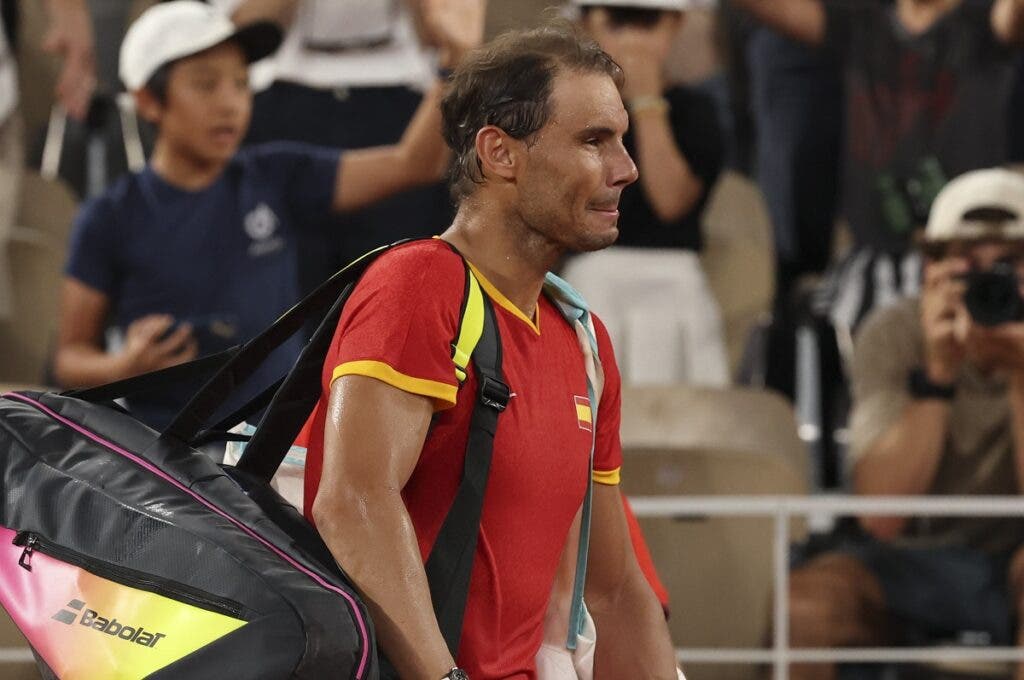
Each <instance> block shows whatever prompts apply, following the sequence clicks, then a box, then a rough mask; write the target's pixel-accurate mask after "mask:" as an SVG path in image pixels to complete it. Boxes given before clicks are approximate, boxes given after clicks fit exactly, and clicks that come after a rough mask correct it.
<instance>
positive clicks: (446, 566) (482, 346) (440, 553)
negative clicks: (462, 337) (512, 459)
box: [426, 296, 511, 657]
mask: <svg viewBox="0 0 1024 680" xmlns="http://www.w3.org/2000/svg"><path fill="white" fill-rule="evenodd" d="M472 359H473V366H474V368H475V369H476V376H477V381H478V384H477V395H476V397H477V399H476V402H475V404H474V406H473V415H472V417H471V418H470V424H469V440H468V442H467V443H466V460H465V463H464V465H463V474H462V483H461V484H460V485H459V489H458V491H457V492H456V494H455V500H454V501H453V502H452V506H451V509H449V511H448V515H447V516H446V517H445V520H444V524H442V525H441V531H440V532H439V533H438V535H437V539H436V540H435V541H434V547H433V549H432V550H431V551H430V556H429V557H428V558H427V563H426V572H427V580H428V582H429V583H430V597H431V600H432V601H433V603H434V614H435V616H436V617H437V623H438V625H439V626H440V628H441V633H442V635H444V639H445V642H446V643H448V650H449V651H450V652H451V653H452V656H453V657H454V656H457V654H458V650H459V641H460V640H461V638H462V619H463V615H464V614H465V611H466V599H467V598H468V596H469V580H470V576H471V575H472V571H473V557H474V555H475V554H476V544H477V537H478V536H479V534H480V516H481V514H482V512H483V506H484V495H485V492H486V490H487V478H488V476H489V475H490V470H491V458H492V455H493V453H494V434H495V432H496V431H497V428H498V415H499V414H500V413H501V412H502V411H504V410H505V407H506V406H507V405H508V401H509V398H510V396H511V395H510V392H509V388H508V386H507V385H506V384H505V382H504V377H503V375H502V372H501V337H500V335H499V333H498V324H497V321H496V319H495V317H494V309H493V307H492V306H491V302H490V300H489V299H488V298H487V297H486V296H484V328H483V334H482V335H481V336H480V341H479V342H478V343H477V345H476V347H475V348H474V350H473V354H472Z"/></svg>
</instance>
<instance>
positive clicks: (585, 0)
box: [572, 0, 709, 12]
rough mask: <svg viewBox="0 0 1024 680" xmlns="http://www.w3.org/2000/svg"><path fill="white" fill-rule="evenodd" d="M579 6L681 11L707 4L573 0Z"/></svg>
mask: <svg viewBox="0 0 1024 680" xmlns="http://www.w3.org/2000/svg"><path fill="white" fill-rule="evenodd" d="M572 4H574V5H576V6H577V7H584V6H586V5H598V6H600V7H635V8H636V9H665V10H674V11H677V12H681V11H683V10H684V9H690V8H691V7H696V6H698V5H707V4H709V3H708V2H701V1H700V0H572Z"/></svg>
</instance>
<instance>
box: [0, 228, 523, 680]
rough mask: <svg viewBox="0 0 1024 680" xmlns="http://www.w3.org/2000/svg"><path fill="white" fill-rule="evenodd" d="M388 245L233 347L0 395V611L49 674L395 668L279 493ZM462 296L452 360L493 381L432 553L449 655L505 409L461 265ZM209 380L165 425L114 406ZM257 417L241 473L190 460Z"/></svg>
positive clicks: (340, 576)
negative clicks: (259, 371)
mask: <svg viewBox="0 0 1024 680" xmlns="http://www.w3.org/2000/svg"><path fill="white" fill-rule="evenodd" d="M386 249H387V247H385V248H382V249H379V250H377V251H374V252H372V253H370V254H368V255H367V256H364V257H363V258H361V259H360V260H357V261H356V262H354V263H353V264H351V265H349V266H348V267H347V268H346V269H344V270H342V271H341V272H339V273H338V274H336V275H335V276H334V277H332V278H331V279H329V280H328V281H327V282H326V283H324V284H323V285H322V286H321V287H320V288H319V289H318V290H316V291H315V292H314V293H312V294H311V295H310V296H309V297H307V298H306V299H305V300H303V301H302V302H301V303H299V304H298V305H296V306H295V307H293V308H292V309H291V310H289V311H288V312H287V313H286V314H285V315H283V316H282V317H281V318H280V319H279V320H278V321H277V322H276V323H275V324H274V325H273V326H271V327H270V328H269V329H267V330H266V331H264V332H263V333H262V334H260V335H259V336H257V337H256V338H254V339H253V340H252V341H250V342H248V343H246V344H245V345H243V346H242V347H240V348H234V349H231V350H228V351H226V352H222V353H220V354H217V355H213V356H211V357H206V358H203V359H200V360H197V361H195V362H191V363H189V364H184V365H182V366H177V367H173V368H170V369H165V370H163V371H159V372H155V373H150V374H147V375H144V376H139V377H136V378H132V379H129V380H125V381H120V382H118V383H112V384H110V385H106V386H102V387H98V388H93V389H89V390H79V391H73V392H68V393H63V394H53V393H44V394H40V393H34V392H11V393H7V394H4V395H3V396H2V398H0V452H2V455H3V458H2V460H0V472H2V484H3V487H2V488H3V498H2V503H0V603H2V605H3V607H4V608H5V609H6V610H7V612H8V613H9V614H10V616H11V618H12V619H13V621H14V622H15V624H16V625H17V626H18V628H19V629H20V630H21V632H22V633H23V634H24V635H25V637H26V638H27V639H28V641H29V644H30V645H31V646H32V649H33V652H34V653H35V655H36V658H37V660H38V662H39V667H40V670H41V672H42V673H43V675H44V677H46V678H54V677H57V678H62V679H63V680H75V679H85V678H88V679H92V678H103V679H104V680H107V679H114V678H151V679H153V680H165V679H166V680H169V679H172V678H174V679H180V678H189V679H204V678H210V679H216V680H220V678H221V677H222V676H223V675H224V673H225V672H230V673H231V675H232V677H237V678H244V679H248V678H253V679H256V678H260V679H262V678H266V679H268V680H269V679H273V680H280V679H282V678H316V679H318V680H319V679H323V678H353V679H359V680H362V679H364V678H365V679H369V680H374V679H376V678H379V677H386V676H387V675H389V673H384V675H382V671H381V665H382V663H383V664H384V666H385V667H387V664H386V660H382V659H379V658H378V655H377V653H376V646H375V639H374V631H373V626H372V622H371V621H370V618H369V616H368V614H367V611H366V608H365V606H364V605H363V603H362V602H361V601H360V599H359V597H358V595H357V594H356V592H355V590H354V588H353V586H352V585H351V583H350V582H349V580H348V579H347V577H346V576H345V574H344V573H343V571H342V570H341V569H340V568H339V567H338V566H337V564H336V563H335V562H334V560H333V559H332V558H331V555H330V553H329V551H328V550H327V548H326V546H325V545H324V544H323V542H322V541H321V539H320V538H319V536H318V534H317V533H316V531H315V530H314V529H313V527H312V526H311V525H310V524H309V523H307V522H306V521H305V520H304V519H303V518H302V516H301V515H300V514H299V513H298V511H296V510H295V509H294V508H293V507H292V506H291V505H289V504H288V503H287V502H286V501H285V500H284V499H282V498H281V497H280V496H279V495H277V493H276V492H275V491H274V490H273V489H272V488H271V487H270V485H269V481H270V479H271V478H272V477H273V474H274V472H275V471H276V470H277V467H278V466H279V465H280V464H281V461H282V459H283V458H284V456H285V454H286V452H287V450H288V447H289V445H290V444H291V443H292V441H293V440H294V438H295V436H296V434H297V433H298V432H299V430H300V429H301V427H302V425H303V423H304V421H305V420H306V418H307V416H308V414H309V413H310V411H311V410H312V408H313V405H314V404H315V402H316V400H317V399H318V397H319V393H320V374H321V368H322V364H323V361H324V357H325V355H326V352H327V348H328V347H329V344H330V342H331V339H332V337H333V334H334V330H335V327H336V325H337V322H338V319H339V318H340V315H341V309H342V306H343V304H344V302H345V300H346V299H347V297H348V295H349V294H350V292H351V290H352V288H353V287H354V285H355V282H356V281H357V280H358V278H359V276H360V274H361V273H362V272H363V271H364V270H365V269H366V267H367V266H368V265H369V264H370V263H371V262H372V261H373V260H374V259H375V258H376V256H377V255H379V254H380V253H381V252H382V251H384V250H386ZM471 280H472V281H471ZM473 290H475V292H476V297H475V298H473V301H472V304H471V303H470V298H471V292H472V291H473ZM466 297H467V301H466V302H464V304H463V307H464V310H463V323H462V328H460V333H459V336H460V337H459V339H458V342H457V343H453V350H455V352H454V354H455V356H454V357H453V360H454V359H458V358H459V357H460V355H461V360H462V369H463V370H464V369H465V361H468V360H469V359H470V358H472V360H473V362H474V366H475V367H476V368H477V370H478V371H480V373H479V375H481V376H482V378H483V379H481V380H480V382H481V389H480V393H479V395H478V396H479V399H478V406H477V409H476V411H475V412H474V425H472V426H471V432H470V441H471V443H470V447H476V449H477V450H482V451H483V453H484V454H485V455H483V456H482V458H483V459H484V460H482V461H481V460H480V458H481V456H473V460H474V461H475V462H474V463H473V466H474V469H473V470H470V469H469V466H470V463H469V461H470V456H469V455H467V474H466V478H465V479H464V480H463V487H462V488H460V492H459V495H458V496H457V500H456V503H455V504H453V508H452V511H451V513H450V514H449V516H448V519H447V520H446V522H445V527H446V528H445V529H443V530H442V535H441V536H440V537H439V539H438V543H437V545H436V546H435V549H434V551H433V552H432V553H431V555H430V556H429V559H428V561H427V572H428V578H429V579H430V583H431V589H432V594H433V595H434V598H435V610H436V612H437V616H438V620H439V622H440V623H441V625H442V631H443V632H444V634H445V638H446V640H447V641H448V642H449V645H450V646H451V647H452V648H453V649H457V648H458V640H459V637H460V634H461V626H462V613H463V610H464V608H465V598H466V594H467V592H468V584H469V570H470V568H471V566H472V556H473V553H474V550H475V543H476V535H477V533H478V527H479V513H480V507H481V505H482V489H483V485H485V484H486V479H487V472H488V468H489V463H490V453H491V446H492V444H493V433H494V428H495V426H496V422H497V415H498V413H499V412H500V410H502V409H503V408H504V405H505V404H506V403H507V401H508V388H507V387H505V386H504V384H503V382H502V381H501V379H500V340H499V339H498V338H497V335H496V333H497V329H496V324H495V322H494V318H493V310H492V309H491V308H490V306H489V303H488V302H487V300H486V296H483V295H481V294H480V292H479V286H478V285H477V284H476V282H475V279H473V278H472V276H471V274H470V273H469V270H468V268H467V296H466ZM325 310H326V311H325ZM321 317H322V322H321V323H320V324H319V326H318V328H317V330H316V332H315V333H314V334H313V336H312V339H311V340H310V341H309V342H308V343H307V344H306V346H305V348H304V350H303V351H302V353H301V355H300V357H299V359H298V361H297V362H296V363H295V365H294V367H293V368H292V370H291V371H290V372H289V373H288V375H287V376H285V377H283V378H282V379H281V380H279V381H278V382H276V383H275V384H274V385H272V386H271V387H270V388H268V389H266V390H264V392H263V393H261V394H260V395H259V396H258V397H256V398H255V399H252V400H251V401H250V402H249V403H247V404H245V405H244V406H243V407H241V408H239V409H237V410H235V411H234V412H233V413H231V414H229V415H227V416H224V417H221V418H220V419H219V420H216V422H215V418H216V417H217V416H219V415H220V413H221V411H223V408H222V407H223V405H224V404H225V403H226V402H227V401H228V400H229V398H230V397H231V396H232V395H233V394H235V393H236V392H237V390H238V388H239V387H240V386H241V385H242V384H243V383H244V382H245V380H246V378H247V377H248V376H250V375H252V373H253V372H254V371H255V369H256V368H258V367H259V366H260V364H261V363H262V361H263V360H264V359H265V358H266V357H267V356H268V355H269V354H270V352H272V351H273V350H274V349H275V348H276V347H278V346H280V345H281V344H282V343H283V342H284V341H285V340H287V339H288V338H289V337H290V336H291V335H292V334H293V333H294V332H297V331H299V330H300V329H301V328H302V326H303V324H304V323H305V322H306V320H308V319H313V318H321ZM467 320H468V322H467ZM460 343H461V345H462V349H460V348H459V347H458V345H459V344H460ZM467 343H468V344H467ZM465 350H468V351H465ZM485 355H486V356H489V358H487V359H486V360H485V361H484V362H483V364H481V361H480V357H481V356H485ZM197 377H199V378H200V379H203V380H204V381H205V382H204V384H203V387H202V388H201V389H199V391H198V392H197V393H196V395H195V396H194V397H193V398H192V400H191V401H190V402H189V403H188V404H187V405H186V406H185V407H184V408H183V410H182V411H181V413H180V414H178V416H177V417H175V418H174V420H173V422H172V423H171V424H170V425H169V426H168V427H167V428H166V429H165V430H164V431H162V432H157V431H154V430H153V429H151V428H149V427H148V426H146V425H144V424H143V423H141V422H139V421H138V420H136V419H135V418H133V417H132V416H131V415H130V414H129V413H128V412H127V411H125V410H124V409H122V408H121V407H120V406H118V405H117V403H115V402H114V401H113V400H114V399H116V398H120V397H126V396H127V397H130V396H131V395H133V394H138V393H140V392H143V391H146V390H150V389H159V388H160V387H161V386H166V385H171V384H180V381H182V380H194V379H196V378H197ZM260 411H262V412H263V416H262V418H261V420H260V424H259V426H258V427H257V429H256V432H255V433H254V434H253V435H252V437H251V439H250V440H249V442H248V444H247V445H246V449H245V453H244V455H243V456H242V459H241V460H240V461H239V463H238V465H237V466H235V467H229V466H219V465H217V464H216V463H215V462H214V461H213V459H212V458H210V457H209V456H207V455H205V454H203V453H201V452H200V451H197V447H200V446H201V445H202V444H203V443H204V442H209V441H211V440H217V439H223V438H226V437H230V435H226V434H222V433H224V432H226V430H227V429H228V428H230V427H232V426H233V425H235V424H237V423H238V422H241V421H242V420H244V419H245V418H247V417H249V416H252V415H253V414H255V413H258V412H260ZM211 423H212V424H211ZM473 441H476V444H473ZM472 450H473V448H470V449H469V451H472ZM459 497H465V498H464V499H463V500H462V501H460V500H458V499H459ZM474 513H475V516H474ZM467 556H468V557H467Z"/></svg>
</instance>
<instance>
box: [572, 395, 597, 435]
mask: <svg viewBox="0 0 1024 680" xmlns="http://www.w3.org/2000/svg"><path fill="white" fill-rule="evenodd" d="M573 400H574V401H575V402H576V422H577V423H579V426H580V429H581V430H586V431H587V432H593V430H594V416H593V414H592V413H591V411H590V399H588V398H586V397H573Z"/></svg>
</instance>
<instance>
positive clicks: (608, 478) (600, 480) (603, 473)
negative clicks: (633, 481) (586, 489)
mask: <svg viewBox="0 0 1024 680" xmlns="http://www.w3.org/2000/svg"><path fill="white" fill-rule="evenodd" d="M621 471H622V468H615V469H614V470H594V475H593V476H594V482H595V483H597V484H605V485H607V486H616V485H617V484H618V483H619V481H621V480H620V477H621V475H620V474H619V473H620V472H621Z"/></svg>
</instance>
